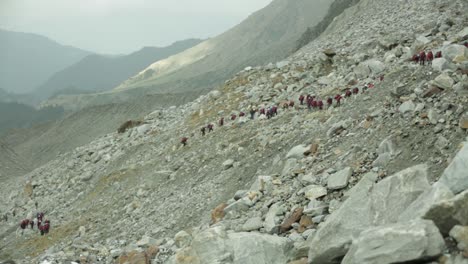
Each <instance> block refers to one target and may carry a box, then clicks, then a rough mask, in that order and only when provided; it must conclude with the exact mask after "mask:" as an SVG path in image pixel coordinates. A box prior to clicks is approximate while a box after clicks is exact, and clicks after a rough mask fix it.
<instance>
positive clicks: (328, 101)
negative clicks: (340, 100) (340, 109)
mask: <svg viewBox="0 0 468 264" xmlns="http://www.w3.org/2000/svg"><path fill="white" fill-rule="evenodd" d="M332 104H333V98H331V97H328V99H327V105H328V108H330V107H331V106H332Z"/></svg>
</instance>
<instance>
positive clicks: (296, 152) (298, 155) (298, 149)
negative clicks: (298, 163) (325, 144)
mask: <svg viewBox="0 0 468 264" xmlns="http://www.w3.org/2000/svg"><path fill="white" fill-rule="evenodd" d="M309 151H310V146H306V145H298V146H295V147H294V148H292V149H291V150H290V151H289V152H288V154H287V155H286V159H291V158H293V159H302V158H304V155H305V154H304V153H307V152H309Z"/></svg>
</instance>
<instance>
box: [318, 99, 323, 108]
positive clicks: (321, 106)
mask: <svg viewBox="0 0 468 264" xmlns="http://www.w3.org/2000/svg"><path fill="white" fill-rule="evenodd" d="M317 107H318V108H319V109H320V110H323V102H322V100H319V101H318V102H317Z"/></svg>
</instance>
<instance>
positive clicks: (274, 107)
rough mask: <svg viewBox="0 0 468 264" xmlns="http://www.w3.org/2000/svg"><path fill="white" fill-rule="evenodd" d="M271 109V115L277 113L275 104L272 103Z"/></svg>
mask: <svg viewBox="0 0 468 264" xmlns="http://www.w3.org/2000/svg"><path fill="white" fill-rule="evenodd" d="M271 111H272V113H273V115H275V116H276V115H278V107H276V105H274V106H273V107H272V108H271Z"/></svg>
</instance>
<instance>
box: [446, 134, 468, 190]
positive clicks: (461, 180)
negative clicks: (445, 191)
mask: <svg viewBox="0 0 468 264" xmlns="http://www.w3.org/2000/svg"><path fill="white" fill-rule="evenodd" d="M439 182H441V183H443V184H445V185H447V186H448V187H449V188H450V190H452V192H453V193H454V194H458V193H460V192H462V191H464V190H467V189H468V142H465V143H464V144H463V147H462V149H461V150H460V151H459V152H458V153H457V155H456V156H455V158H453V160H452V162H451V163H450V165H449V166H448V167H447V168H446V169H445V170H444V172H443V173H442V176H441V177H440V180H439Z"/></svg>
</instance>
